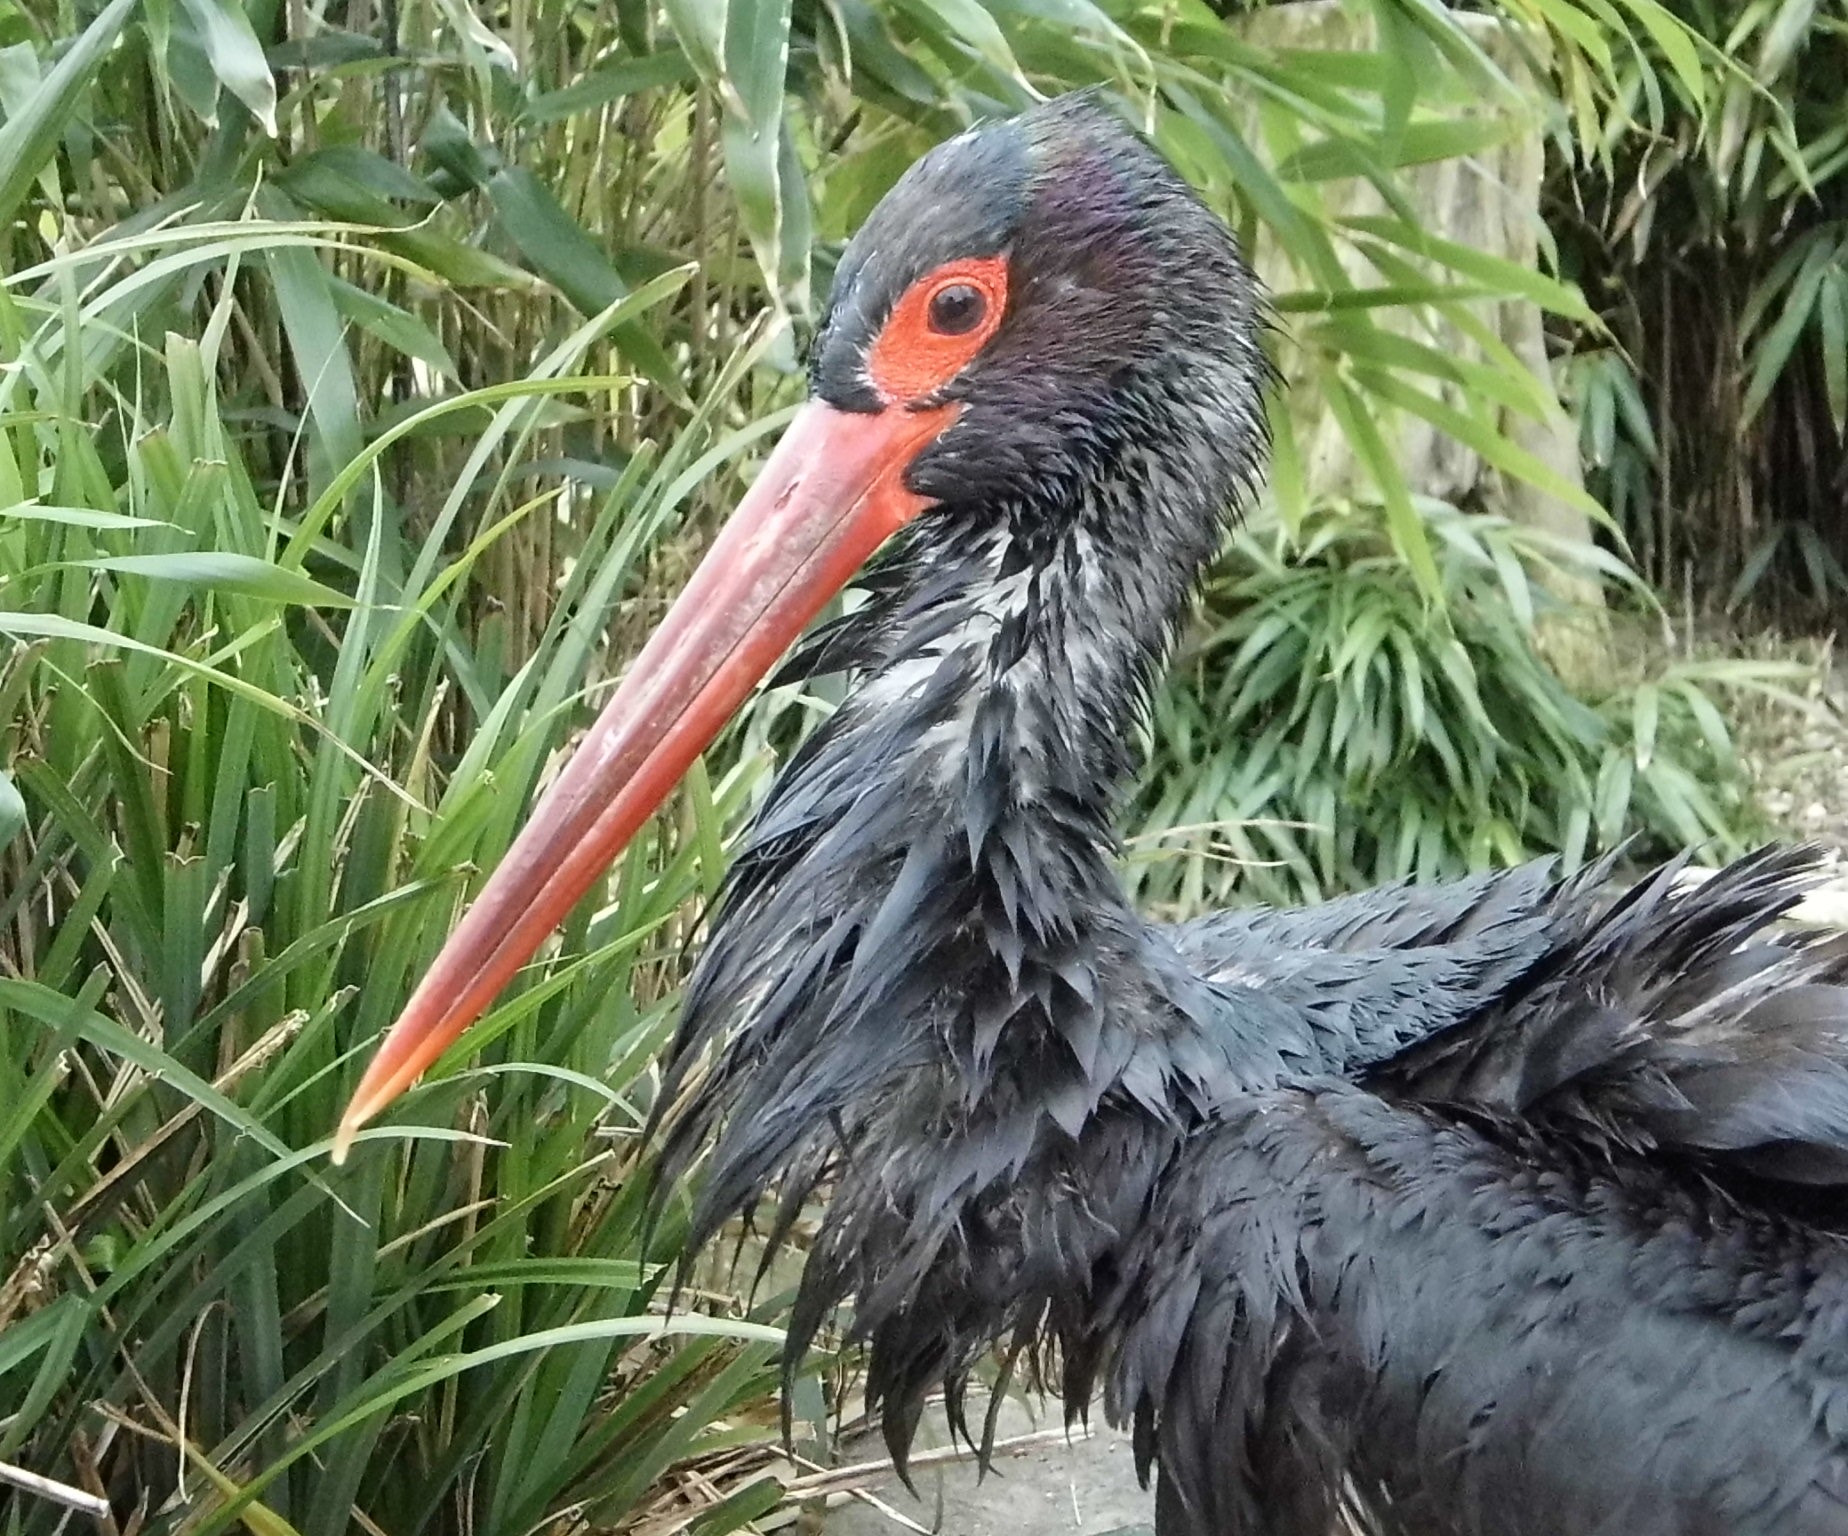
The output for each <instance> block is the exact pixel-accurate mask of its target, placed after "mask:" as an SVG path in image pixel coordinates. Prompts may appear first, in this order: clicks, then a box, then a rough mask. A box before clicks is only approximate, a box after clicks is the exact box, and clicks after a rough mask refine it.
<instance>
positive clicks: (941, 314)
mask: <svg viewBox="0 0 1848 1536" xmlns="http://www.w3.org/2000/svg"><path fill="white" fill-rule="evenodd" d="M987 308H988V301H987V300H986V299H984V298H983V297H982V294H981V290H979V289H976V288H971V287H970V286H969V285H968V284H967V283H951V284H950V286H949V287H947V288H939V289H938V290H937V291H936V292H935V293H933V294H932V295H931V296H930V328H931V329H932V330H933V331H935V332H937V334H938V335H940V336H966V335H968V334H969V332H970V331H972V330H974V329H975V328H976V327H977V326H978V325H980V324H981V323H982V315H983V314H984V312H986V310H987Z"/></svg>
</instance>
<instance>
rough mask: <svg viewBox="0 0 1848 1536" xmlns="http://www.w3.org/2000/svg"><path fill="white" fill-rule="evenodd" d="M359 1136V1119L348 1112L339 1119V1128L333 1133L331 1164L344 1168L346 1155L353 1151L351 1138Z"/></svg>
mask: <svg viewBox="0 0 1848 1536" xmlns="http://www.w3.org/2000/svg"><path fill="white" fill-rule="evenodd" d="M358 1134H359V1117H358V1116H357V1115H354V1114H353V1113H351V1112H350V1111H349V1112H348V1113H347V1114H344V1115H342V1116H341V1117H340V1128H339V1129H338V1130H337V1131H335V1132H334V1150H333V1164H334V1166H335V1167H336V1168H342V1167H345V1166H346V1160H347V1153H349V1152H351V1151H352V1150H353V1138H354V1137H355V1136H357V1135H358Z"/></svg>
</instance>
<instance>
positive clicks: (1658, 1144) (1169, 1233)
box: [1084, 853, 1848, 1536]
mask: <svg viewBox="0 0 1848 1536" xmlns="http://www.w3.org/2000/svg"><path fill="white" fill-rule="evenodd" d="M1812 864H1813V860H1812V859H1811V857H1810V856H1808V855H1806V854H1803V853H1780V854H1765V855H1760V856H1758V857H1756V858H1754V859H1751V860H1746V861H1742V862H1741V863H1739V864H1736V865H1734V866H1732V867H1731V868H1730V869H1728V870H1726V871H1724V872H1723V873H1722V874H1721V875H1720V876H1718V877H1716V879H1715V880H1713V881H1712V882H1709V884H1708V885H1706V886H1705V887H1703V888H1701V889H1700V890H1699V891H1697V892H1686V893H1678V892H1677V890H1676V886H1675V881H1674V878H1673V876H1674V871H1673V870H1672V869H1671V870H1665V871H1663V872H1661V873H1660V874H1659V875H1657V876H1656V877H1654V878H1652V879H1650V880H1647V881H1645V882H1643V883H1642V884H1641V885H1639V886H1637V887H1635V888H1634V889H1633V890H1632V891H1631V892H1630V893H1629V894H1628V895H1626V896H1625V897H1623V898H1621V899H1619V900H1618V901H1617V902H1615V903H1614V904H1612V903H1606V902H1603V901H1600V900H1599V899H1598V898H1597V896H1596V893H1595V890H1594V888H1593V886H1592V884H1591V883H1590V882H1568V883H1566V884H1563V885H1560V884H1554V883H1552V882H1550V881H1549V880H1545V879H1541V880H1537V881H1535V880H1530V879H1527V878H1521V879H1516V877H1514V876H1507V877H1499V880H1500V881H1502V882H1506V883H1505V884H1498V880H1497V879H1495V878H1491V879H1489V880H1487V881H1485V882H1483V883H1480V884H1479V885H1477V886H1476V887H1474V888H1473V889H1468V890H1459V889H1457V888H1447V889H1446V888H1440V890H1439V891H1437V892H1435V893H1431V894H1428V895H1425V896H1423V897H1419V896H1415V895H1410V896H1409V899H1406V900H1401V901H1398V902H1395V903H1386V904H1380V903H1376V904H1375V906H1376V909H1377V911H1378V916H1377V918H1372V917H1369V915H1368V910H1367V908H1366V907H1365V906H1364V905H1362V904H1358V903H1357V904H1355V905H1354V906H1352V907H1350V908H1349V910H1348V911H1347V912H1345V913H1344V912H1342V911H1340V910H1334V911H1329V910H1327V909H1324V911H1323V913H1322V914H1321V915H1320V916H1317V915H1314V914H1309V915H1302V916H1297V915H1294V914H1292V915H1288V916H1285V915H1281V914H1280V915H1277V916H1274V917H1268V918H1266V917H1260V918H1256V919H1242V920H1237V921H1243V922H1244V923H1245V924H1246V928H1245V934H1246V939H1245V945H1246V949H1245V952H1246V953H1247V955H1248V957H1251V958H1250V966H1249V967H1248V969H1249V968H1250V967H1255V968H1256V969H1257V970H1259V971H1263V970H1266V969H1268V971H1269V972H1270V973H1271V974H1272V985H1273V986H1275V987H1278V988H1281V989H1283V990H1285V991H1296V990H1303V991H1307V992H1313V991H1315V990H1316V976H1317V974H1318V972H1321V973H1324V974H1325V975H1327V976H1328V977H1330V978H1335V979H1338V978H1340V977H1342V976H1345V975H1346V974H1347V972H1346V971H1345V970H1344V969H1343V968H1342V963H1341V962H1342V961H1343V959H1344V956H1345V955H1349V954H1361V955H1371V956H1372V958H1371V959H1370V960H1369V962H1368V964H1367V966H1366V967H1365V970H1366V971H1367V973H1368V974H1378V975H1381V976H1390V975H1392V974H1393V973H1394V971H1395V969H1396V968H1402V967H1404V966H1405V965H1406V964H1407V962H1408V961H1411V960H1414V959H1415V958H1416V956H1417V954H1418V952H1419V951H1420V949H1421V948H1426V947H1429V946H1425V945H1422V944H1421V943H1420V942H1419V941H1420V940H1421V939H1430V940H1433V941H1434V942H1435V945H1436V947H1438V948H1440V949H1441V948H1442V947H1443V946H1444V944H1445V943H1446V942H1449V941H1451V940H1454V938H1455V935H1456V933H1457V931H1458V924H1459V923H1461V924H1462V925H1463V926H1465V927H1468V926H1469V925H1471V924H1476V925H1478V927H1479V929H1480V931H1481V932H1485V933H1488V934H1490V935H1496V934H1499V935H1500V938H1499V939H1493V940H1492V942H1489V943H1487V944H1486V945H1485V946H1484V952H1485V953H1493V954H1494V955H1495V958H1494V960H1493V961H1492V963H1490V964H1488V965H1487V966H1486V967H1484V968H1483V969H1482V970H1481V971H1480V976H1482V977H1492V978H1493V980H1492V984H1488V985H1486V986H1484V987H1479V988H1478V989H1477V990H1476V991H1475V993H1474V1000H1473V1002H1472V1003H1471V1004H1470V1005H1468V1006H1467V1007H1466V1008H1465V1009H1464V1016H1462V1017H1460V1018H1453V1019H1449V1020H1447V1021H1446V1022H1444V1023H1443V1024H1442V1025H1441V1027H1437V1028H1434V1029H1431V1030H1429V1031H1427V1032H1424V1033H1423V1035H1422V1037H1420V1031H1419V1029H1418V1028H1417V1020H1416V1019H1414V1020H1413V1021H1412V1022H1410V1023H1407V1024H1405V1025H1404V1026H1403V1027H1402V1028H1400V1029H1399V1030H1398V1031H1397V1034H1398V1035H1399V1036H1400V1037H1401V1038H1403V1039H1404V1041H1405V1042H1406V1043H1404V1044H1403V1045H1401V1046H1400V1047H1399V1048H1398V1049H1397V1050H1396V1051H1395V1052H1394V1053H1393V1054H1391V1055H1388V1056H1385V1057H1382V1058H1380V1059H1378V1060H1376V1061H1374V1062H1373V1063H1372V1065H1371V1066H1369V1067H1367V1068H1365V1069H1364V1070H1362V1071H1359V1072H1356V1073H1353V1074H1351V1075H1344V1076H1339V1077H1337V1076H1333V1075H1331V1076H1327V1077H1324V1078H1322V1079H1320V1080H1309V1079H1306V1080H1304V1081H1302V1082H1300V1083H1296V1084H1287V1085H1282V1086H1280V1087H1278V1088H1276V1089H1275V1090H1270V1091H1263V1092H1256V1093H1253V1094H1250V1095H1247V1096H1243V1097H1240V1098H1237V1099H1231V1100H1228V1101H1227V1102H1226V1103H1224V1104H1222V1105H1221V1106H1219V1108H1218V1110H1217V1112H1216V1113H1215V1114H1214V1116H1213V1117H1212V1118H1211V1119H1210V1121H1209V1122H1208V1123H1206V1124H1204V1125H1202V1126H1200V1127H1198V1128H1196V1130H1195V1131H1194V1132H1193V1133H1192V1134H1191V1135H1190V1136H1189V1137H1188V1138H1187V1139H1186V1141H1185V1142H1184V1143H1183V1144H1182V1145H1181V1147H1180V1149H1179V1150H1178V1152H1177V1153H1176V1154H1175V1158H1174V1161H1173V1163H1172V1165H1171V1166H1170V1168H1169V1170H1168V1172H1167V1173H1166V1175H1165V1176H1164V1177H1163V1178H1162V1179H1161V1180H1160V1181H1159V1186H1158V1191H1157V1193H1156V1195H1155V1197H1154V1199H1153V1200H1152V1201H1151V1203H1150V1207H1149V1210H1148V1213H1147V1219H1146V1220H1144V1221H1143V1222H1142V1223H1141V1225H1140V1227H1139V1229H1138V1231H1137V1232H1136V1234H1135V1235H1134V1237H1133V1238H1132V1239H1131V1240H1130V1241H1129V1242H1128V1243H1127V1244H1126V1246H1125V1249H1124V1251H1123V1253H1122V1254H1121V1255H1120V1256H1119V1257H1120V1268H1119V1270H1118V1279H1117V1282H1116V1285H1115V1287H1114V1289H1113V1290H1112V1291H1111V1293H1110V1294H1109V1295H1108V1297H1107V1298H1106V1299H1105V1300H1104V1301H1103V1303H1102V1304H1101V1305H1100V1307H1099V1308H1098V1312H1097V1318H1096V1332H1095V1335H1094V1336H1093V1337H1092V1338H1091V1339H1089V1340H1088V1341H1087V1342H1086V1345H1085V1348H1084V1353H1085V1355H1086V1356H1087V1357H1088V1358H1090V1359H1093V1360H1095V1361H1097V1362H1099V1363H1100V1365H1101V1366H1102V1371H1103V1376H1104V1380H1105V1384H1106V1390H1107V1401H1108V1402H1109V1405H1110V1406H1111V1408H1112V1410H1113V1411H1114V1412H1115V1413H1119V1414H1122V1415H1126V1416H1133V1417H1134V1418H1136V1420H1137V1421H1138V1424H1139V1429H1140V1432H1141V1434H1142V1437H1143V1442H1144V1450H1145V1453H1146V1454H1149V1455H1152V1456H1154V1457H1155V1459H1156V1460H1157V1461H1158V1462H1159V1464H1160V1467H1161V1473H1162V1482H1163V1493H1162V1495H1161V1512H1162V1513H1161V1520H1160V1525H1161V1529H1162V1531H1163V1533H1164V1536H1194V1533H1199V1536H1207V1533H1222V1532H1227V1531H1243V1530H1264V1531H1269V1532H1275V1533H1294V1532H1302V1533H1304V1536H1309V1533H1316V1536H1321V1533H1325V1532H1327V1531H1328V1530H1330V1529H1331V1525H1330V1520H1331V1519H1332V1518H1333V1517H1334V1516H1335V1515H1336V1513H1337V1512H1338V1510H1339V1508H1340V1507H1342V1506H1345V1507H1347V1509H1348V1510H1349V1512H1350V1514H1351V1516H1352V1517H1353V1518H1354V1519H1356V1520H1357V1521H1358V1522H1359V1523H1360V1524H1361V1525H1362V1527H1363V1528H1373V1529H1379V1530H1382V1531H1393V1532H1400V1531H1403V1532H1406V1533H1408V1536H1409V1533H1412V1532H1418V1533H1422V1536H1441V1533H1452V1532H1454V1533H1458V1536H1462V1533H1472V1536H1476V1533H1479V1536H1542V1533H1546V1536H1567V1533H1572V1536H1576V1533H1580V1532H1594V1531H1606V1530H1608V1531H1612V1532H1618V1531H1621V1532H1624V1533H1626V1536H1653V1533H1661V1536H1669V1533H1706V1532H1714V1533H1718V1532H1736V1533H1743V1536H1753V1533H1767V1536H1768V1533H1771V1532H1779V1533H1785V1532H1791V1533H1800V1536H1809V1533H1824V1532H1830V1533H1833V1532H1848V1456H1845V1455H1844V1452H1845V1450H1848V1242H1844V1239H1843V1238H1842V1237H1841V1236H1840V1235H1839V1233H1840V1231H1841V1230H1842V1227H1843V1223H1842V1214H1843V1212H1844V1209H1848V1202H1845V1201H1844V1199H1843V1189H1842V1186H1843V1184H1844V1182H1848V943H1844V941H1841V940H1830V941H1823V942H1809V943H1801V942H1784V941H1779V940H1776V939H1774V938H1772V937H1771V936H1770V935H1769V934H1768V931H1767V930H1769V929H1770V927H1771V926H1772V924H1773V923H1774V922H1775V920H1776V919H1777V918H1778V916H1779V915H1780V914H1781V913H1783V912H1784V911H1785V910H1786V909H1787V908H1788V907H1789V906H1790V905H1791V904H1792V903H1793V902H1794V901H1795V900H1796V899H1798V897H1799V896H1800V895H1801V893H1802V890H1803V889H1804V887H1805V885H1806V884H1807V883H1808V882H1809V880H1810V879H1811V868H1812ZM1407 894H1408V895H1409V893H1407ZM1333 905H1334V904H1331V906H1333ZM1421 909H1422V910H1421ZM1484 914H1490V915H1491V918H1492V920H1489V921H1486V922H1485V921H1484ZM1234 925H1235V920H1233V919H1229V918H1220V919H1215V920H1213V922H1212V923H1210V924H1207V925H1203V926H1202V927H1201V928H1198V929H1196V930H1195V932H1196V934H1199V933H1208V932H1210V933H1211V934H1212V935H1214V936H1215V937H1216V938H1217V939H1218V940H1221V941H1223V940H1225V939H1226V938H1227V936H1228V935H1230V934H1231V933H1232V932H1233V929H1234ZM1267 933H1268V935H1269V936H1270V937H1271V939H1272V940H1273V941H1280V940H1281V939H1282V937H1283V936H1284V935H1286V934H1288V935H1289V936H1290V938H1291V939H1292V940H1293V941H1294V942H1293V943H1286V942H1272V943H1270V944H1269V945H1268V946H1267V945H1265V944H1264V943H1263V942H1262V941H1263V939H1264V938H1265V936H1266V934H1267ZM1394 940H1397V941H1398V950H1399V952H1398V953H1397V954H1396V956H1395V957H1394V958H1392V959H1390V960H1388V959H1386V958H1383V957H1382V956H1381V955H1380V953H1379V951H1380V950H1394V949H1395V944H1394V942H1393V941H1394ZM1407 941H1409V943H1408V942H1407ZM1465 947H1467V946H1465ZM1232 948H1233V949H1234V950H1235V951H1236V950H1237V949H1238V948H1239V946H1238V945H1237V944H1234V945H1232ZM1195 953H1196V954H1198V953H1200V949H1199V948H1198V947H1196V949H1195ZM1260 954H1262V955H1263V956H1264V957H1265V958H1263V959H1258V958H1256V957H1257V956H1258V955H1260ZM1228 964H1229V962H1228V961H1227V959H1226V953H1225V945H1224V944H1223V942H1222V944H1221V949H1220V952H1219V954H1218V965H1219V969H1220V971H1221V973H1222V974H1229V971H1228V969H1227V967H1228ZM1245 979H1246V980H1247V982H1248V984H1249V983H1250V981H1251V980H1253V978H1251V977H1249V976H1248V977H1247V978H1245ZM1331 990H1332V991H1333V992H1334V993H1336V994H1339V993H1340V992H1341V990H1342V989H1341V987H1340V986H1339V985H1336V986H1333V987H1332V988H1331ZM1468 993H1469V988H1468V987H1467V985H1461V984H1459V985H1453V986H1452V988H1451V989H1450V991H1449V992H1448V993H1442V994H1439V995H1440V1007H1439V1010H1438V1011H1439V1013H1442V1012H1444V1010H1446V1009H1448V1010H1449V1011H1451V1012H1453V1013H1454V1012H1456V1011H1457V1010H1458V1006H1459V1004H1458V999H1459V998H1461V997H1464V996H1465V995H1467V994H1468ZM1407 1007H1408V1008H1410V1009H1411V1010H1412V1011H1413V1012H1414V1013H1417V1011H1418V1010H1417V1009H1416V1007H1415V1006H1414V1005H1413V1004H1412V1003H1411V1002H1410V1001H1409V1000H1408V1002H1407ZM1390 1012H1391V1010H1390V1009H1388V1008H1382V1007H1375V1008H1373V1009H1372V1010H1371V1013H1372V1014H1378V1015H1380V1016H1382V1017H1383V1016H1385V1015H1387V1014H1389V1013H1390ZM1349 1013H1350V1014H1356V1013H1357V1014H1358V1015H1364V1016H1370V1014H1369V1009H1368V1008H1367V1007H1366V1006H1361V1007H1360V1008H1359V1009H1358V1010H1356V1009H1354V1008H1352V1007H1350V1008H1349ZM1421 1017H1423V1018H1424V1019H1425V1020H1426V1021H1427V1022H1428V1021H1429V1018H1430V1014H1429V1012H1428V1010H1427V1011H1426V1013H1425V1014H1423V1015H1421Z"/></svg>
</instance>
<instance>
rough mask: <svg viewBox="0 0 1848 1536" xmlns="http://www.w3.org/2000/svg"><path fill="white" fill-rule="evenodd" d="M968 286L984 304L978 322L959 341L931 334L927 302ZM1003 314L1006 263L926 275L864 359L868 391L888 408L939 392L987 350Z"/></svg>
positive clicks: (983, 261) (955, 264) (962, 264)
mask: <svg viewBox="0 0 1848 1536" xmlns="http://www.w3.org/2000/svg"><path fill="white" fill-rule="evenodd" d="M959 284H967V285H968V286H969V287H971V288H974V289H975V290H977V291H978V292H979V293H980V294H981V295H982V297H983V298H984V299H986V300H987V301H988V307H987V310H986V311H985V312H984V314H983V315H982V319H981V322H980V323H979V324H977V325H975V326H974V327H972V328H971V329H969V330H967V331H965V332H963V334H962V335H960V336H944V335H941V334H940V333H938V332H936V331H934V330H932V329H931V326H930V301H931V299H932V298H934V297H935V296H936V295H937V294H939V293H941V292H942V291H943V290H944V289H945V288H954V287H956V286H957V285H959ZM1006 310H1007V258H1006V257H1005V256H972V257H967V258H964V259H963V260H960V261H950V262H945V263H944V264H943V265H942V266H940V267H938V268H937V269H936V270H935V271H934V272H927V273H926V274H925V275H924V276H923V277H921V278H919V279H918V280H917V281H916V282H915V283H913V284H912V285H911V286H910V287H909V288H907V289H906V290H905V292H904V295H903V297H901V298H900V299H899V301H898V302H897V303H896V304H894V305H893V306H892V313H891V315H890V317H889V318H888V319H887V320H886V323H885V327H884V329H882V330H881V331H880V332H879V336H878V339H877V340H876V341H874V343H873V346H872V350H871V351H870V352H869V353H868V354H867V357H866V371H867V374H868V376H869V377H870V378H871V379H872V381H873V387H874V388H875V389H877V390H878V391H879V393H880V394H881V395H882V396H883V397H884V398H885V400H886V402H887V403H888V404H893V405H896V404H899V403H901V402H903V401H908V400H916V399H918V398H919V397H921V396H923V395H928V394H929V393H930V392H931V391H932V390H935V389H941V388H942V387H943V386H944V385H945V384H947V383H949V382H950V380H951V379H953V378H955V377H956V375H957V374H959V373H961V372H962V370H963V369H964V368H966V367H967V366H968V365H969V363H970V361H971V360H972V359H973V358H974V357H975V354H976V353H978V352H980V351H981V350H982V348H983V347H984V346H986V345H987V344H988V338H989V337H990V336H992V335H994V333H995V331H996V330H997V329H998V328H999V327H1000V324H1001V317H1002V315H1003V314H1004V313H1005V312H1006Z"/></svg>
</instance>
